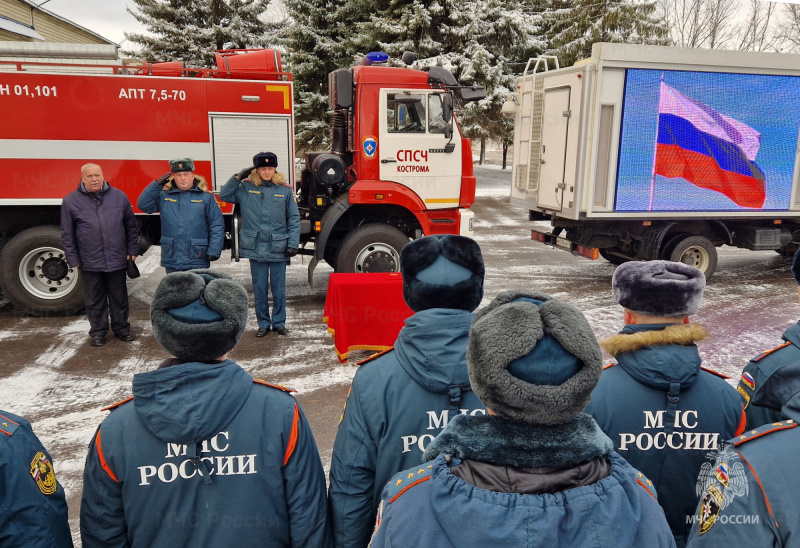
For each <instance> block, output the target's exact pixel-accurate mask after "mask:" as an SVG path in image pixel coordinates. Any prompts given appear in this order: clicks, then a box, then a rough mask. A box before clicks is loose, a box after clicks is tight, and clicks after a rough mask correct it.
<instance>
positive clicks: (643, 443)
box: [586, 261, 744, 547]
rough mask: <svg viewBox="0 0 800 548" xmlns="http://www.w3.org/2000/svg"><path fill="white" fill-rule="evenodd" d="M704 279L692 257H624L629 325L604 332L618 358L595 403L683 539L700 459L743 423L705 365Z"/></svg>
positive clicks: (619, 281)
mask: <svg viewBox="0 0 800 548" xmlns="http://www.w3.org/2000/svg"><path fill="white" fill-rule="evenodd" d="M705 281H706V280H705V276H704V275H703V273H702V272H700V270H698V269H697V268H695V267H692V266H688V265H685V264H683V263H676V262H670V261H646V262H643V261H638V262H629V263H625V264H622V265H620V266H619V267H617V270H616V271H615V272H614V277H613V279H612V286H613V290H614V297H615V299H616V300H617V302H618V303H619V304H620V305H622V307H623V308H624V310H625V316H624V317H625V324H626V325H625V327H624V328H623V329H622V331H621V332H620V334H618V335H615V336H613V337H610V338H608V339H606V340H604V341H601V342H600V345H601V346H602V347H603V348H604V349H605V350H606V351H607V352H608V353H609V354H611V355H612V356H613V357H615V358H616V360H617V363H616V364H614V365H613V366H609V367H606V368H605V369H604V371H603V375H602V377H601V378H600V382H599V383H598V384H597V388H595V390H594V392H593V393H592V401H591V403H590V404H589V406H588V407H587V408H586V412H587V413H589V414H591V415H592V416H593V417H594V418H595V419H596V420H597V423H598V424H599V425H600V428H602V429H603V431H604V432H605V433H606V434H608V436H609V437H610V438H611V440H612V441H613V442H614V448H615V449H616V450H617V452H618V453H619V454H620V455H622V456H623V457H624V458H625V459H626V460H627V461H628V462H630V463H631V465H632V466H633V467H634V468H637V469H639V470H641V471H642V472H643V473H644V474H645V475H646V476H647V477H649V478H650V479H651V480H652V481H653V483H654V485H655V487H656V491H658V501H659V503H660V504H661V506H662V507H663V508H664V512H665V513H666V516H667V521H668V522H669V524H670V528H671V529H672V533H673V535H674V536H675V541H676V543H677V545H678V546H679V547H680V546H683V545H685V543H686V538H687V537H688V535H689V529H690V527H691V516H692V514H693V513H694V509H695V507H696V506H697V500H698V495H697V489H696V484H695V480H696V478H697V473H698V472H699V470H700V467H701V466H702V465H703V463H704V462H707V461H706V458H707V456H708V454H709V453H713V452H714V451H716V450H717V449H719V447H720V444H721V443H722V442H723V441H724V440H726V439H728V438H731V437H733V436H734V435H737V434H739V433H740V432H741V431H742V430H743V429H744V413H743V410H742V404H741V401H740V399H739V396H738V395H737V394H736V391H735V390H734V389H733V388H732V387H731V386H730V385H728V383H726V382H725V380H724V378H723V377H722V376H721V375H718V374H716V373H714V372H711V371H709V370H706V369H703V368H701V361H702V360H701V358H700V354H699V353H698V350H697V346H696V343H697V342H699V341H701V340H703V339H705V338H706V337H707V336H708V333H707V332H706V331H705V329H703V328H702V327H701V326H699V325H694V324H691V323H689V316H690V315H692V314H694V313H696V312H697V310H698V308H699V307H700V301H701V299H702V296H703V289H704V288H705Z"/></svg>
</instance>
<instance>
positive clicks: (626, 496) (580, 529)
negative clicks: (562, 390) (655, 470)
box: [371, 415, 675, 548]
mask: <svg viewBox="0 0 800 548" xmlns="http://www.w3.org/2000/svg"><path fill="white" fill-rule="evenodd" d="M496 423H505V426H503V427H501V428H494V427H493V426H494V425H495V424H496ZM509 424H512V423H511V421H505V420H504V419H500V418H498V417H491V416H485V417H457V418H455V419H454V420H452V421H451V422H450V424H449V425H448V426H447V428H446V429H445V430H444V431H443V432H442V434H441V435H440V436H439V437H438V438H437V439H436V440H435V441H434V442H433V443H432V444H431V447H430V448H429V449H428V450H427V451H426V458H427V457H432V456H433V455H434V454H436V453H438V455H437V456H436V458H435V459H434V460H432V461H429V462H426V463H424V464H422V465H419V466H416V467H414V468H410V469H408V470H406V471H404V472H401V473H400V474H397V475H396V476H394V477H393V478H392V479H391V481H390V482H389V484H388V485H387V486H386V489H385V490H384V492H383V496H382V500H381V509H380V516H379V518H378V520H379V522H378V526H377V530H376V532H375V536H374V537H373V539H372V545H371V546H372V547H373V548H381V547H388V546H394V547H401V546H403V547H405V546H425V547H436V548H446V547H447V548H449V547H452V548H473V547H474V548H487V547H495V546H509V547H514V548H523V547H541V548H554V547H558V548H600V547H603V548H605V547H608V548H611V547H614V548H627V547H631V548H633V547H636V548H639V547H645V546H646V547H647V548H659V547H668V546H675V541H674V539H673V538H672V535H671V534H670V530H669V526H668V525H667V522H666V520H665V518H664V512H663V511H662V509H661V508H660V507H659V505H658V502H657V501H656V499H655V498H654V497H655V491H654V490H653V489H652V486H651V485H650V483H649V480H648V479H647V478H646V477H645V476H643V475H642V474H641V473H639V472H637V471H636V470H634V469H633V468H631V466H630V465H629V464H628V463H627V462H625V460H624V459H623V458H621V457H620V456H619V455H617V454H616V453H614V452H613V451H611V442H610V441H609V440H608V438H606V437H605V436H604V435H603V434H602V432H601V431H600V430H599V429H598V428H597V425H596V424H595V423H594V421H593V420H592V419H591V417H589V416H587V415H581V416H579V417H578V418H577V419H576V420H575V421H573V422H572V423H568V424H567V425H559V426H556V427H535V426H528V425H520V424H516V425H512V426H511V427H510V428H508V426H507V425H509ZM505 431H510V432H511V434H507V433H505ZM475 432H478V433H481V434H480V435H478V436H475V435H474V433H475ZM480 438H483V439H480ZM603 439H604V441H603ZM598 442H599V443H598ZM437 445H439V447H435V446H437ZM434 448H435V449H436V450H435V451H431V449H434ZM440 451H444V452H440Z"/></svg>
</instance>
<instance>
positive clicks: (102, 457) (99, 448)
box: [94, 428, 119, 483]
mask: <svg viewBox="0 0 800 548" xmlns="http://www.w3.org/2000/svg"><path fill="white" fill-rule="evenodd" d="M94 444H95V446H96V447H97V456H98V457H100V466H102V467H103V470H105V471H106V474H108V476H109V477H110V478H111V479H113V480H114V481H116V482H117V483H119V480H118V479H117V476H116V475H115V474H114V471H113V470H112V469H111V467H110V466H109V465H108V463H107V462H106V457H105V455H103V446H102V445H100V429H99V428H98V429H97V437H96V438H95V440H94Z"/></svg>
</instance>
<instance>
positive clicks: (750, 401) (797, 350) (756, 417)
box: [736, 249, 800, 430]
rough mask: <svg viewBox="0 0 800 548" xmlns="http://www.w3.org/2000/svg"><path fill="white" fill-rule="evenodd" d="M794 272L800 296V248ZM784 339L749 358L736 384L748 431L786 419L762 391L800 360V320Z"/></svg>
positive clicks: (794, 264) (784, 334) (795, 260)
mask: <svg viewBox="0 0 800 548" xmlns="http://www.w3.org/2000/svg"><path fill="white" fill-rule="evenodd" d="M792 275H793V276H794V280H795V281H796V282H797V285H798V288H797V289H798V295H800V249H798V250H797V253H795V255H794V262H793V263H792ZM782 338H783V343H782V344H780V345H779V346H777V347H775V348H773V349H772V350H767V351H766V352H763V353H761V354H759V355H758V356H756V357H755V358H753V359H752V360H750V362H749V363H748V364H747V365H746V366H745V368H744V370H743V371H742V377H741V379H739V386H737V387H736V390H737V391H738V392H739V395H740V396H741V397H742V401H743V402H744V414H745V415H746V416H747V429H748V430H752V429H754V428H758V427H759V426H763V425H765V424H772V423H773V422H778V421H781V420H783V419H785V418H787V417H786V416H785V415H783V413H782V412H781V410H780V409H776V408H770V407H766V406H765V405H764V399H763V396H764V392H763V391H761V390H760V388H761V386H762V385H763V384H764V382H765V381H766V380H767V379H768V378H769V377H771V376H772V374H773V373H775V371H777V370H778V369H780V368H782V367H783V366H784V365H787V364H790V363H793V362H796V361H800V322H798V323H796V324H794V325H793V326H791V327H790V328H789V329H787V330H786V331H784V333H783V336H782Z"/></svg>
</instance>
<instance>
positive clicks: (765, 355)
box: [750, 342, 792, 362]
mask: <svg viewBox="0 0 800 548" xmlns="http://www.w3.org/2000/svg"><path fill="white" fill-rule="evenodd" d="M790 344H792V343H790V342H785V343H783V344H782V345H780V346H776V347H775V348H773V349H772V350H767V351H766V352H764V353H762V354H761V355H759V356H756V357H755V358H753V359H752V360H750V361H753V362H757V361H760V360H763V359H764V358H766V357H767V356H769V355H770V354H772V353H773V352H776V351H778V350H780V349H781V348H785V347H787V346H789V345H790Z"/></svg>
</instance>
